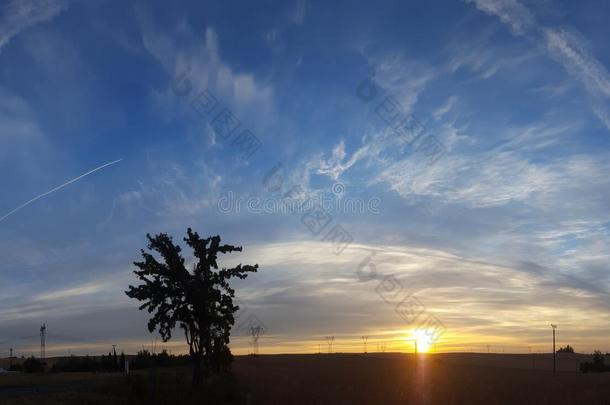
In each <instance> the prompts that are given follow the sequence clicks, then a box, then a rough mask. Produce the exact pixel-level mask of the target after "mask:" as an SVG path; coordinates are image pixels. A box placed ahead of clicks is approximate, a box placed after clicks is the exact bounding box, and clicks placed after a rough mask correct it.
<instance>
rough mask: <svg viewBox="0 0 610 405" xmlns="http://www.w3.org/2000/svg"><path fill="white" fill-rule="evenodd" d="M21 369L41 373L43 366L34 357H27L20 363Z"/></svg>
mask: <svg viewBox="0 0 610 405" xmlns="http://www.w3.org/2000/svg"><path fill="white" fill-rule="evenodd" d="M22 368H23V371H25V372H26V373H42V372H43V371H44V366H43V365H42V362H41V361H40V360H39V359H37V358H35V357H33V356H32V357H28V358H27V359H26V360H25V361H24V362H23V364H22Z"/></svg>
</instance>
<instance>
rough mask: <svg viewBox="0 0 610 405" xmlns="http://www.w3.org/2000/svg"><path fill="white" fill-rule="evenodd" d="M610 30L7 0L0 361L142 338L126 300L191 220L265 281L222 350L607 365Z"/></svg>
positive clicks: (323, 5)
mask: <svg viewBox="0 0 610 405" xmlns="http://www.w3.org/2000/svg"><path fill="white" fill-rule="evenodd" d="M609 13H610V3H607V2H604V1H593V0H589V1H581V2H570V1H560V0H527V1H526V0H466V1H459V0H454V1H448V0H447V1H440V0H438V1H376V2H363V1H349V2H348V1H335V2H325V1H313V0H296V1H286V2H279V1H277V2H270V1H264V2H257V4H254V3H253V2H245V1H228V2H211V1H205V2H201V1H184V2H179V3H172V5H171V6H169V5H168V3H167V2H161V1H149V2H143V1H125V2H113V1H105V0H92V1H86V2H85V1H81V2H77V1H67V0H22V1H16V0H8V1H5V2H3V4H2V6H0V190H2V192H1V193H0V218H1V219H0V257H1V258H2V260H1V263H0V285H1V288H0V357H2V356H7V355H8V350H9V348H11V347H12V348H14V349H15V352H16V354H17V355H22V354H23V355H28V354H30V353H32V354H36V353H38V345H39V340H38V334H39V328H40V326H41V325H42V324H43V323H45V324H46V326H47V354H48V355H64V354H67V353H81V354H85V353H92V354H94V353H102V352H108V351H109V350H110V348H111V345H112V344H116V345H117V347H118V348H119V349H120V350H124V351H125V352H128V353H133V352H135V351H136V350H139V349H141V348H148V349H150V348H151V347H153V346H155V340H156V339H157V340H158V335H156V334H151V333H149V332H148V330H147V329H146V323H147V319H148V314H147V313H145V312H144V313H143V312H141V311H139V310H138V305H139V303H138V302H137V301H133V300H130V299H129V298H128V297H127V296H126V295H125V293H124V291H125V290H126V289H127V287H128V286H129V285H130V284H134V285H135V284H137V279H136V277H135V275H134V274H133V273H132V271H133V270H134V269H135V267H134V266H133V261H135V260H138V259H139V257H140V249H142V248H145V246H146V234H147V233H151V234H155V233H159V232H166V233H168V234H170V235H172V236H173V237H174V240H175V241H176V242H179V243H182V238H183V237H184V236H185V234H186V229H187V228H188V227H192V228H193V229H195V230H196V231H198V232H199V233H200V234H201V235H216V234H219V235H221V237H222V238H223V241H224V242H226V243H229V244H233V245H241V246H243V248H244V249H243V252H242V253H234V254H232V255H230V256H227V257H224V258H222V262H221V265H224V266H232V265H236V264H238V263H248V264H254V263H258V265H259V266H260V268H259V272H258V273H255V274H252V275H250V276H249V277H248V278H247V279H245V280H238V282H236V284H235V286H236V291H237V297H238V300H239V303H240V306H241V307H242V309H241V311H240V313H239V314H238V315H239V316H238V317H237V322H236V325H235V327H234V330H233V336H232V341H231V347H232V350H233V351H234V352H235V353H238V354H241V353H248V352H249V350H251V347H250V340H249V338H248V329H249V327H250V326H252V325H261V326H263V327H264V333H263V335H262V337H261V338H260V341H259V344H260V351H261V353H288V352H291V353H313V352H317V351H318V350H320V351H326V350H328V348H327V341H326V336H334V341H333V344H334V347H333V350H334V351H362V350H363V342H362V339H361V337H362V336H368V341H367V343H368V350H369V351H371V350H374V349H378V348H379V350H381V349H382V348H385V349H386V350H388V351H409V350H411V345H412V342H411V340H410V339H411V338H412V336H413V334H414V333H415V332H414V331H417V330H425V331H430V330H432V331H433V332H434V349H435V350H437V351H481V352H486V351H488V350H489V351H495V352H500V351H506V352H520V353H526V352H528V351H540V352H545V351H546V352H549V351H550V350H551V336H552V335H551V327H550V324H551V323H553V324H556V325H558V329H557V340H558V344H560V345H564V344H570V345H572V346H573V347H575V349H576V350H577V351H580V352H591V351H593V350H594V349H600V350H604V351H610V342H609V341H608V336H610V295H609V292H610V289H609V287H610V272H609V271H608V268H609V265H610V256H609V252H610V250H609V249H608V248H609V246H610V233H609V228H610V227H609V225H610V217H609V213H610V210H609V208H610V187H609V186H610V179H609V177H608V173H609V172H610V159H609V157H610V141H609V139H610V138H609V135H610V134H609V131H610V73H609V72H608V68H607V66H609V65H610V43H609V42H608V41H607V38H608V28H607V16H608V15H609ZM288 201H289V202H290V204H289V203H287V202H288ZM293 202H296V203H295V204H292V203H293ZM291 204H292V205H291ZM185 254H186V255H187V261H188V262H189V263H192V262H193V259H192V256H190V255H189V254H190V252H188V251H187V250H185ZM422 328H423V329H422ZM161 347H165V348H169V350H172V351H174V352H176V353H177V352H184V351H185V350H186V347H185V343H184V339H182V334H181V333H180V332H179V331H177V332H176V333H175V335H174V339H172V341H170V342H166V343H162V342H160V341H159V342H158V343H156V348H161Z"/></svg>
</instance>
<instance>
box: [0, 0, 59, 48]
mask: <svg viewBox="0 0 610 405" xmlns="http://www.w3.org/2000/svg"><path fill="white" fill-rule="evenodd" d="M67 8H68V2H67V1H65V0H9V1H8V2H6V3H5V4H4V6H3V7H2V9H1V13H2V14H1V17H0V51H1V50H2V48H3V47H4V46H5V45H6V44H7V43H8V42H9V41H10V40H11V38H13V37H14V36H16V35H18V34H19V33H20V32H21V31H23V30H24V29H26V28H28V27H30V26H32V25H35V24H37V23H39V22H43V21H48V20H51V19H53V18H55V17H56V16H57V15H59V14H60V13H61V12H62V11H64V10H66V9H67Z"/></svg>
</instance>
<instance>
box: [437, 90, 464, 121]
mask: <svg viewBox="0 0 610 405" xmlns="http://www.w3.org/2000/svg"><path fill="white" fill-rule="evenodd" d="M457 100H458V98H457V96H451V97H449V98H448V99H447V101H446V102H445V104H443V105H442V106H440V107H439V108H437V109H436V110H434V112H433V113H432V115H433V116H434V119H436V120H439V119H441V118H442V117H443V116H444V115H445V114H447V113H448V112H449V111H451V109H452V108H453V106H454V105H455V103H456V102H457Z"/></svg>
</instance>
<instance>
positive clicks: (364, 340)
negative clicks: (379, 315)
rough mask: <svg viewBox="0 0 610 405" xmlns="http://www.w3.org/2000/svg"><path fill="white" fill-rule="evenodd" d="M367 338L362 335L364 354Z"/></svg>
mask: <svg viewBox="0 0 610 405" xmlns="http://www.w3.org/2000/svg"><path fill="white" fill-rule="evenodd" d="M367 340H369V337H368V336H362V342H363V343H364V354H366V341H367Z"/></svg>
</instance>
